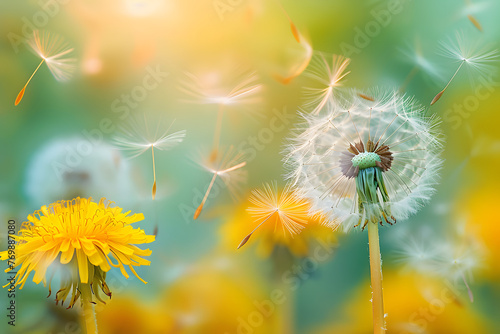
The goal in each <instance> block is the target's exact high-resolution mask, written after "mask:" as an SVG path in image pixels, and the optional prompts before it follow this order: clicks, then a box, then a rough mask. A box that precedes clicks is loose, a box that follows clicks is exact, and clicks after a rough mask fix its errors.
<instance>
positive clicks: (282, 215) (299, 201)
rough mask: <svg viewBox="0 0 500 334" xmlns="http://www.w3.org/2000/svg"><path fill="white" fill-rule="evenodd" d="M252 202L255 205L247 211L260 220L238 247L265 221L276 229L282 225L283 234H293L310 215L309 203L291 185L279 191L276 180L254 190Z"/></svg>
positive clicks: (298, 231)
mask: <svg viewBox="0 0 500 334" xmlns="http://www.w3.org/2000/svg"><path fill="white" fill-rule="evenodd" d="M249 200H250V202H251V203H252V204H253V205H254V207H250V208H248V209H247V211H248V212H249V213H250V215H252V216H253V217H254V218H255V221H256V222H260V223H259V225H257V227H255V228H254V229H253V230H252V232H250V233H249V234H248V235H247V236H246V237H245V238H244V239H243V240H242V241H241V242H240V244H239V245H238V249H239V248H241V247H242V246H243V245H245V244H246V243H247V241H248V240H249V239H250V237H251V236H252V234H253V233H254V232H255V231H256V230H257V229H258V228H259V227H261V226H262V225H263V224H264V223H265V222H268V224H272V225H274V227H275V229H276V228H278V225H280V227H281V229H282V231H283V234H284V235H286V233H288V234H289V235H291V236H293V235H295V234H299V233H300V232H301V231H302V229H303V228H304V227H305V225H306V224H307V222H308V220H309V218H310V216H309V209H310V205H309V203H308V202H307V201H306V200H305V199H303V198H300V197H299V196H298V195H297V193H296V192H295V190H293V189H292V187H291V185H287V186H286V187H285V188H284V189H283V191H281V193H278V185H277V183H276V182H273V183H271V184H265V185H264V186H263V188H262V189H256V190H253V191H252V195H251V196H250V199H249Z"/></svg>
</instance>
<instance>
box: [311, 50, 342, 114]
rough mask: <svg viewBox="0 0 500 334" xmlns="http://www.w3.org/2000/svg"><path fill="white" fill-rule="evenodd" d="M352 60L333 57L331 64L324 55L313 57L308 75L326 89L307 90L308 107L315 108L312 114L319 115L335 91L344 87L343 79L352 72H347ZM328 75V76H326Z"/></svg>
mask: <svg viewBox="0 0 500 334" xmlns="http://www.w3.org/2000/svg"><path fill="white" fill-rule="evenodd" d="M350 62H351V60H350V59H349V58H344V57H342V56H338V55H333V56H332V62H331V64H330V63H329V61H328V60H327V59H326V58H325V55H324V54H319V55H318V56H315V57H313V59H312V61H311V64H310V65H309V69H308V70H307V71H306V72H305V73H306V75H307V76H308V77H310V78H312V79H314V80H316V81H318V82H319V83H321V84H322V85H324V86H326V87H325V88H307V90H306V92H305V95H306V97H307V99H308V100H309V101H308V102H307V103H306V107H308V108H313V110H312V111H311V113H312V114H314V115H317V114H318V113H319V112H320V111H321V110H322V109H323V108H324V107H325V105H326V104H327V102H328V101H329V99H330V98H331V97H332V96H333V93H334V90H335V88H337V87H340V86H342V83H341V81H342V79H344V78H345V76H346V75H348V74H349V73H351V72H346V69H347V66H349V63H350ZM325 74H326V75H325Z"/></svg>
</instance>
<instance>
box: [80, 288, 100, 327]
mask: <svg viewBox="0 0 500 334" xmlns="http://www.w3.org/2000/svg"><path fill="white" fill-rule="evenodd" d="M81 292H82V308H83V317H84V319H85V328H86V331H87V334H97V320H96V317H95V310H94V304H92V292H91V290H90V285H89V284H82V285H81Z"/></svg>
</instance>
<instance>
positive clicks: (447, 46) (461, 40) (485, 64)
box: [431, 32, 498, 106]
mask: <svg viewBox="0 0 500 334" xmlns="http://www.w3.org/2000/svg"><path fill="white" fill-rule="evenodd" d="M441 47H442V51H441V53H442V54H443V55H444V56H445V57H447V58H450V59H452V60H454V61H455V62H457V63H458V64H459V65H458V68H457V70H456V71H455V73H454V74H453V76H452V77H451V79H450V80H449V81H448V83H447V84H446V86H445V87H444V88H443V90H442V91H440V92H439V93H437V94H436V96H435V97H434V98H433V99H432V101H431V106H432V105H433V104H434V103H436V102H437V101H439V99H440V98H441V97H442V96H443V94H444V92H445V91H446V89H447V88H448V87H449V86H450V84H451V82H452V81H453V79H455V77H456V76H457V74H458V73H459V72H460V70H461V69H462V67H463V68H464V69H466V70H467V71H468V72H469V80H470V81H471V82H474V80H475V79H476V76H480V77H485V76H487V75H489V74H491V73H492V72H495V71H496V68H495V65H494V63H495V62H497V61H498V50H494V49H490V48H488V47H485V46H482V45H481V44H480V42H478V40H472V39H467V37H466V36H465V35H464V34H463V33H459V32H457V34H456V38H455V39H451V38H450V39H449V40H448V41H446V42H443V43H442V45H441Z"/></svg>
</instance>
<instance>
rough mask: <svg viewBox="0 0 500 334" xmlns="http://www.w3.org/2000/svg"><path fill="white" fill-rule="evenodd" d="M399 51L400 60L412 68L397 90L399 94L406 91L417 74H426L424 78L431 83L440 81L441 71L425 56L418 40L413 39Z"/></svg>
mask: <svg viewBox="0 0 500 334" xmlns="http://www.w3.org/2000/svg"><path fill="white" fill-rule="evenodd" d="M399 51H400V53H401V55H402V59H403V60H404V61H405V62H408V63H410V65H412V66H413V69H412V70H411V71H410V73H408V76H407V77H406V79H405V80H404V82H403V84H402V85H401V88H400V89H399V91H400V92H401V93H404V92H405V91H406V87H407V86H408V84H409V83H410V82H411V80H412V79H413V78H414V77H415V75H416V74H417V73H419V72H422V73H424V74H426V77H427V78H430V79H431V80H432V81H433V82H434V81H437V80H441V79H442V77H443V76H442V73H441V71H440V70H439V69H438V67H437V66H436V65H435V64H433V63H432V62H431V61H430V60H429V58H428V57H426V56H425V54H424V52H423V49H422V43H421V41H420V39H419V38H415V41H414V43H413V44H408V45H406V47H404V48H402V49H400V50H399Z"/></svg>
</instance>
